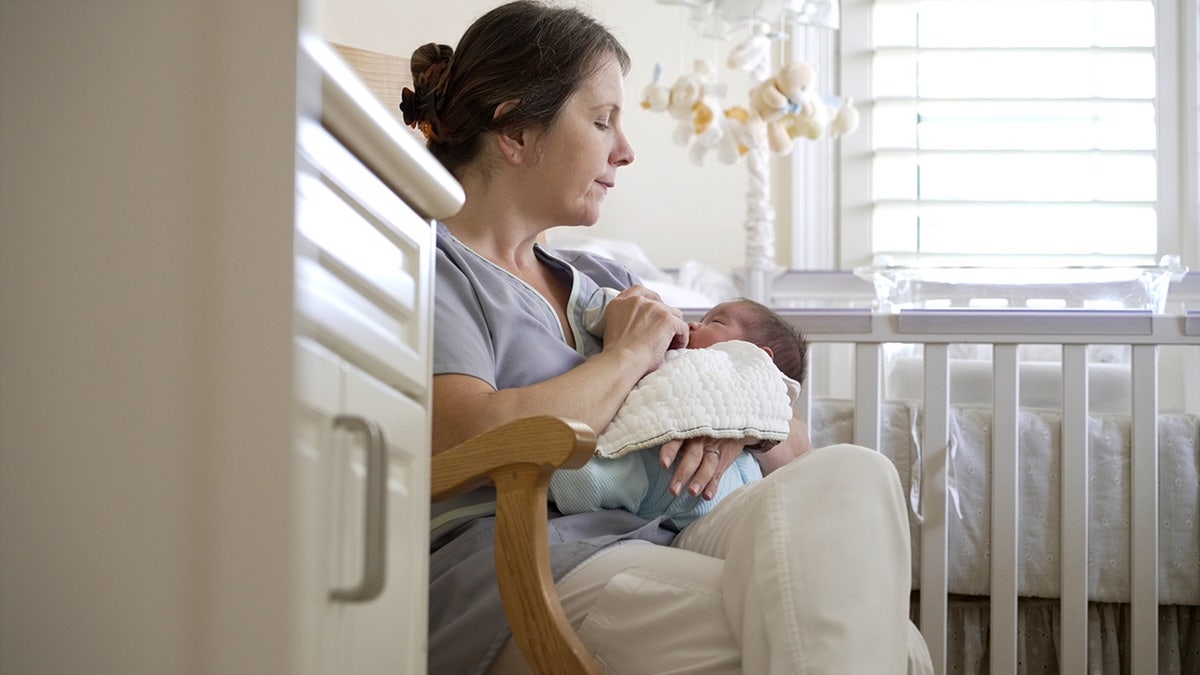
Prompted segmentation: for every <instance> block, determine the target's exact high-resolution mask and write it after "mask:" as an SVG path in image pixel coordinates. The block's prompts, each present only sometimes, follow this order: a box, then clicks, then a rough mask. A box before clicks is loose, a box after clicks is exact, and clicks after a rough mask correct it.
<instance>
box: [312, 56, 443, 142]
mask: <svg viewBox="0 0 1200 675" xmlns="http://www.w3.org/2000/svg"><path fill="white" fill-rule="evenodd" d="M329 46H330V47H333V49H334V51H336V52H337V53H338V55H339V56H341V57H342V60H344V61H345V62H346V65H348V66H350V69H351V70H353V71H354V72H355V73H356V74H357V75H358V77H359V79H361V80H362V81H363V84H365V85H367V89H370V90H371V93H373V94H375V97H376V98H378V99H379V100H380V101H382V102H383V106H384V107H385V108H387V110H388V111H389V112H390V113H392V115H393V116H395V118H396V119H397V120H399V121H400V123H401V124H404V114H403V113H401V112H400V98H401V94H400V92H402V91H403V90H404V88H405V87H409V88H411V87H412V70H411V69H410V68H409V62H410V60H409V59H406V58H404V57H402V56H396V55H394V54H386V53H384V52H376V51H372V50H369V49H361V48H359V47H351V46H349V45H343V44H338V43H336V42H330V43H329ZM404 128H405V129H409V130H410V131H412V133H413V134H415V135H416V137H417V139H418V140H420V141H421V143H422V144H424V142H425V138H424V137H423V136H422V135H421V133H420V132H418V131H417V130H416V129H412V128H411V127H407V126H406V127H404Z"/></svg>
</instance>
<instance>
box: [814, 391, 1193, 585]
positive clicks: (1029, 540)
mask: <svg viewBox="0 0 1200 675" xmlns="http://www.w3.org/2000/svg"><path fill="white" fill-rule="evenodd" d="M920 412H921V411H920V405H919V404H918V403H917V402H915V401H887V402H885V403H884V404H883V406H882V410H881V417H882V418H883V429H882V433H881V445H882V447H881V448H880V450H881V451H882V452H883V453H884V454H885V455H887V456H888V457H889V458H890V459H891V460H892V462H893V463H894V464H895V466H896V469H897V472H898V473H899V476H900V482H901V485H902V486H903V488H904V490H905V492H906V493H907V494H908V495H909V497H910V499H909V509H910V512H909V521H910V525H911V527H912V541H913V584H914V588H915V587H917V583H918V580H919V573H918V570H919V564H920V562H919V561H920V554H921V538H920V519H921V516H920V510H921V503H920V491H921V490H920V488H921V486H920V483H919V481H920V478H919V477H920V471H919V462H920V456H921V452H920V451H921V448H920V422H921V414H920ZM853 422H854V407H853V402H851V401H848V400H843V399H822V400H817V401H814V405H813V412H812V419H811V420H810V424H809V426H810V429H811V433H812V439H813V445H814V446H815V447H821V446H823V445H829V444H833V443H845V442H850V441H851V440H852V438H853V426H854V424H853ZM1061 422H1062V415H1061V412H1059V411H1055V410H1043V409H1023V410H1022V411H1021V413H1020V420H1019V423H1018V424H1019V438H1020V453H1021V456H1020V460H1019V464H1018V466H1019V468H1018V471H1019V473H1020V477H1019V492H1018V495H1019V504H1018V509H1019V514H1020V516H1019V525H1018V537H1019V542H1018V546H1019V554H1018V558H1019V561H1020V565H1021V569H1020V572H1019V575H1018V593H1019V594H1020V595H1021V596H1025V597H1045V598H1057V597H1058V595H1059V586H1060V582H1059V560H1060V551H1059V549H1060V541H1061V537H1060V530H1061V526H1060V514H1061V509H1060V501H1059V497H1060V495H1059V491H1060V477H1059V476H1060V474H1059V465H1060V457H1061V443H1060V438H1061V433H1060V431H1061ZM1129 432H1130V418H1129V416H1128V415H1117V414H1094V415H1093V416H1092V417H1091V418H1090V420H1089V438H1090V440H1089V443H1090V454H1089V457H1090V460H1089V471H1090V473H1091V476H1090V482H1089V488H1088V489H1089V508H1088V510H1089V516H1090V522H1089V526H1088V527H1089V529H1088V550H1089V553H1088V557H1089V580H1088V588H1089V597H1090V599H1091V600H1093V601H1098V602H1128V601H1129V597H1130V591H1129V588H1130V583H1129V579H1130V555H1129V541H1130V539H1129V537H1130V532H1129V522H1130V495H1129V475H1130V473H1129V471H1130V469H1129V437H1130V433H1129ZM1158 434H1159V597H1160V601H1161V602H1162V603H1169V604H1187V605H1195V604H1200V518H1198V516H1197V514H1198V512H1200V452H1198V445H1200V415H1194V414H1188V413H1160V414H1159V417H1158ZM950 436H951V447H952V453H951V459H950V462H951V466H950V467H949V469H948V471H947V473H948V475H949V476H950V485H949V488H950V490H951V491H952V499H951V503H950V511H949V524H948V528H947V530H948V537H949V542H948V550H949V561H948V570H949V572H948V573H949V579H948V585H949V590H950V592H951V593H959V594H964V595H988V594H989V593H990V575H991V571H990V561H989V557H988V552H989V551H990V533H991V526H990V518H991V499H990V493H991V470H990V467H991V409H990V408H986V407H969V406H958V407H954V408H952V410H951V415H950ZM954 493H956V497H957V498H956V499H955V498H953V497H954Z"/></svg>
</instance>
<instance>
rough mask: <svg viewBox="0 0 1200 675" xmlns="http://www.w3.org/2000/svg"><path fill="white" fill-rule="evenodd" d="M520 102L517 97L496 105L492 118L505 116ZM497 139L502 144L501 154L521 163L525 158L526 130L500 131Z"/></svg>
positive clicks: (511, 160) (509, 159)
mask: <svg viewBox="0 0 1200 675" xmlns="http://www.w3.org/2000/svg"><path fill="white" fill-rule="evenodd" d="M519 104H520V101H518V100H517V99H513V100H511V101H505V102H504V103H501V104H500V105H498V106H496V111H495V112H494V113H493V114H492V119H499V118H500V117H503V116H504V115H505V114H507V113H508V112H509V111H510V110H512V109H513V108H515V107H517V105H519ZM496 140H497V143H499V145H500V152H501V154H502V155H504V158H505V159H507V160H508V161H510V162H514V163H519V162H520V161H521V160H523V159H524V158H525V133H524V131H521V130H515V131H499V132H497V133H496Z"/></svg>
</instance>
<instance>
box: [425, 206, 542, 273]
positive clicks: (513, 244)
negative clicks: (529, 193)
mask: <svg viewBox="0 0 1200 675" xmlns="http://www.w3.org/2000/svg"><path fill="white" fill-rule="evenodd" d="M464 187H467V186H466V184H464ZM473 187H475V188H478V187H479V186H473ZM466 192H467V200H466V203H465V204H463V207H462V209H461V210H460V211H459V212H458V213H457V214H455V215H454V216H453V217H450V218H446V219H444V220H443V222H444V223H445V224H446V227H447V228H449V229H450V233H451V234H453V235H454V236H455V237H456V238H457V239H458V240H459V241H461V242H462V243H464V244H466V245H467V246H469V247H470V248H471V250H473V251H475V252H476V253H478V254H479V255H481V256H483V257H484V258H487V259H488V260H490V261H491V262H493V263H495V264H497V265H499V266H500V267H503V268H504V269H507V270H509V271H510V272H513V273H514V274H518V275H520V274H521V273H522V272H524V271H528V270H530V269H532V266H534V265H536V264H537V258H536V257H535V255H534V253H533V244H534V242H536V241H537V238H538V236H539V235H540V234H541V233H542V228H540V227H538V226H537V225H535V224H533V221H532V219H530V218H528V217H527V216H525V215H524V214H522V213H521V212H520V210H519V209H517V208H516V206H515V205H514V204H513V202H512V200H511V199H506V198H490V196H491V195H495V194H497V193H498V192H499V191H498V190H495V189H491V190H488V189H483V190H480V189H467V190H466Z"/></svg>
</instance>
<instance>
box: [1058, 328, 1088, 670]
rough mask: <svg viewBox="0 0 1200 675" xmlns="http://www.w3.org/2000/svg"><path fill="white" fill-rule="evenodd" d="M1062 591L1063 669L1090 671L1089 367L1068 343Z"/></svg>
mask: <svg viewBox="0 0 1200 675" xmlns="http://www.w3.org/2000/svg"><path fill="white" fill-rule="evenodd" d="M1062 363H1063V416H1062V467H1061V468H1062V471H1061V473H1062V491H1061V495H1062V498H1061V501H1062V519H1061V528H1062V559H1061V560H1060V567H1059V574H1060V578H1061V582H1060V583H1061V586H1062V594H1061V596H1062V597H1061V598H1060V600H1059V602H1060V603H1061V605H1060V606H1061V621H1060V626H1061V627H1060V629H1059V630H1060V632H1061V642H1060V650H1059V672H1062V673H1082V672H1086V671H1087V609H1088V608H1087V601H1088V576H1089V575H1088V556H1087V554H1088V531H1087V526H1088V372H1087V346H1086V345H1075V344H1070V345H1063V355H1062Z"/></svg>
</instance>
